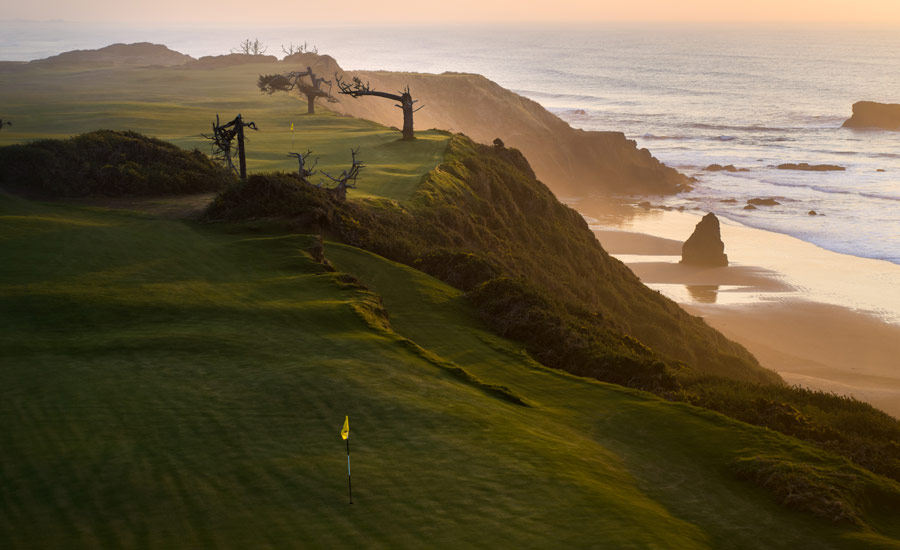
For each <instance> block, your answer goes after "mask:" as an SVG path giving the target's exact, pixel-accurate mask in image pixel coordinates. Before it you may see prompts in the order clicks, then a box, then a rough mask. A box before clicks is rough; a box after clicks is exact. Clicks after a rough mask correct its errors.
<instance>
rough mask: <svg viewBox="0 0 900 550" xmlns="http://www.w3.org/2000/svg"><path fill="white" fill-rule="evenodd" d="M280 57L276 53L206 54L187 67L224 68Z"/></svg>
mask: <svg viewBox="0 0 900 550" xmlns="http://www.w3.org/2000/svg"><path fill="white" fill-rule="evenodd" d="M276 61H278V58H277V57H275V56H274V55H261V54H260V55H251V54H248V53H229V54H225V55H205V56H203V57H201V58H200V59H197V60H194V61H191V62H190V63H188V64H186V65H185V67H186V68H189V69H222V68H225V67H234V66H235V65H247V64H250V63H274V62H276Z"/></svg>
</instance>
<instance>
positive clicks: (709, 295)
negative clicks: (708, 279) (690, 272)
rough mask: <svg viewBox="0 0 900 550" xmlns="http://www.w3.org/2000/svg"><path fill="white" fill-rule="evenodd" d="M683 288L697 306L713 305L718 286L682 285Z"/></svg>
mask: <svg viewBox="0 0 900 550" xmlns="http://www.w3.org/2000/svg"><path fill="white" fill-rule="evenodd" d="M684 288H685V290H687V291H688V294H690V295H691V298H693V300H694V301H695V302H697V303H699V304H714V303H716V298H717V297H718V295H719V285H684Z"/></svg>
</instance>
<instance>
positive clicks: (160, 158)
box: [0, 130, 234, 198]
mask: <svg viewBox="0 0 900 550" xmlns="http://www.w3.org/2000/svg"><path fill="white" fill-rule="evenodd" d="M0 167H2V170H0V186H2V187H4V188H5V189H7V190H9V191H12V192H15V193H20V194H24V195H26V196H31V197H36V198H54V197H84V196H103V197H118V196H123V195H173V194H189V193H204V192H210V191H218V190H219V189H221V188H222V187H223V186H225V185H226V184H227V183H228V182H229V181H232V180H233V179H234V177H233V176H232V175H231V174H229V173H228V172H227V171H226V170H224V169H223V168H221V167H219V166H217V165H216V164H215V163H213V162H212V161H211V160H210V159H209V158H208V157H207V156H206V155H204V154H203V153H201V152H200V151H198V150H196V149H194V150H193V151H186V150H184V149H181V148H179V147H177V146H176V145H173V144H171V143H168V142H166V141H162V140H159V139H156V138H151V137H147V136H143V135H141V134H139V133H137V132H116V131H112V130H97V131H95V132H89V133H86V134H81V135H78V136H75V137H73V138H69V139H63V140H60V139H44V140H40V141H35V142H32V143H28V144H24V145H9V146H6V147H0Z"/></svg>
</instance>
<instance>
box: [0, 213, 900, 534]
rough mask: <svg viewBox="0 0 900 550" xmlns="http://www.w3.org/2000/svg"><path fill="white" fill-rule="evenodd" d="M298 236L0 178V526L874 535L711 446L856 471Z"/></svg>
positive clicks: (19, 529) (29, 529)
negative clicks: (524, 350)
mask: <svg viewBox="0 0 900 550" xmlns="http://www.w3.org/2000/svg"><path fill="white" fill-rule="evenodd" d="M317 242H318V241H317V240H316V238H314V237H309V236H303V235H268V234H263V233H247V232H246V231H239V230H237V229H236V228H228V227H219V228H216V229H211V228H209V227H207V226H199V225H190V224H185V223H183V222H178V221H173V220H162V219H155V218H152V217H149V216H146V215H139V214H135V213H125V212H115V211H107V210H102V209H91V208H77V207H71V206H62V205H44V204H38V203H33V202H28V201H25V200H22V199H17V198H12V197H9V196H5V195H0V349H3V356H2V368H0V392H2V397H3V398H2V399H0V419H2V422H3V425H4V429H3V430H0V449H2V452H0V488H2V489H0V547H3V548H61V547H65V548H79V547H121V546H126V547H136V546H143V547H158V548H172V547H185V546H192V547H222V548H250V547H252V548H266V547H269V548H285V547H307V548H308V547H319V548H361V547H366V548H396V547H431V548H460V547H483V548H488V547H490V548H496V547H515V546H527V547H559V546H568V547H594V546H602V547H608V548H619V547H631V548H633V547H657V548H679V549H680V548H723V547H729V548H759V547H768V548H776V547H784V548H788V547H803V548H866V547H871V546H872V545H875V544H890V543H891V540H892V539H891V537H898V536H900V532H898V527H897V525H896V523H892V522H891V520H890V518H888V519H885V518H884V517H881V516H879V514H877V513H874V512H872V511H871V510H863V512H864V515H863V518H864V520H865V521H866V522H868V525H869V527H870V529H867V530H860V529H859V528H858V527H854V526H847V525H832V524H829V523H825V522H822V521H820V520H818V519H816V518H815V517H813V516H809V515H805V514H802V513H799V512H794V511H790V510H784V509H782V508H781V507H779V505H778V504H777V502H776V501H775V499H774V497H772V496H771V495H770V494H769V493H767V492H766V491H765V490H763V489H760V488H757V487H755V486H754V485H752V484H749V483H747V482H744V481H741V480H739V479H738V477H737V476H735V475H734V474H733V473H732V472H731V470H730V464H732V463H733V461H734V460H736V459H739V458H742V457H753V456H757V455H761V456H762V455H764V456H767V457H774V458H776V459H779V460H783V461H792V460H801V461H804V462H806V463H813V464H816V465H818V466H820V467H823V468H829V469H835V470H838V471H840V472H847V473H849V474H850V475H854V476H857V477H859V479H860V480H862V482H863V484H871V483H876V481H873V480H874V478H872V477H871V474H868V473H866V472H864V471H861V470H858V469H855V468H854V467H852V466H849V465H847V464H845V463H843V462H841V461H840V460H838V459H834V458H831V457H830V456H829V455H826V454H823V453H820V452H819V451H816V450H814V449H812V448H810V447H807V446H804V445H803V444H800V443H798V442H796V441H794V440H791V439H789V438H785V437H783V436H780V435H778V434H774V433H771V432H767V431H765V430H761V429H758V428H752V427H749V426H746V425H743V424H740V423H737V422H734V421H731V420H727V419H725V418H724V417H721V416H719V415H716V414H713V413H708V412H703V411H700V410H699V409H695V408H693V407H690V406H688V405H684V404H671V403H667V402H664V401H661V400H658V399H656V398H653V397H651V396H648V395H646V394H640V393H638V392H633V391H628V390H623V389H621V388H617V387H614V386H610V385H606V384H601V383H597V382H591V381H587V380H583V379H578V378H575V377H572V376H570V375H566V374H564V373H559V372H557V371H551V370H549V369H545V368H543V367H540V366H539V365H537V364H536V363H534V362H533V361H531V360H529V359H528V358H527V357H526V356H524V355H522V354H521V353H520V351H519V350H518V349H517V348H516V347H515V346H514V345H513V344H511V343H509V342H507V341H505V340H502V339H499V338H497V337H495V336H492V335H491V334H490V333H488V332H486V331H485V330H484V329H483V328H482V327H481V326H480V324H479V323H478V321H477V320H476V319H477V318H476V316H475V313H474V311H472V309H471V307H470V306H469V305H467V304H466V303H465V302H464V301H463V299H462V297H461V294H460V292H459V291H457V290H454V289H452V288H450V287H448V286H446V285H444V284H442V283H440V282H438V281H437V280H435V279H432V278H430V277H427V276H425V275H423V274H421V273H420V272H417V271H415V270H412V269H410V268H407V267H404V266H401V265H399V264H395V263H392V262H388V261H386V260H384V259H382V258H380V257H378V256H375V255H373V254H370V253H367V252H363V251H360V250H358V249H354V248H351V247H347V246H344V245H334V244H330V243H326V246H325V254H326V257H328V258H330V259H331V260H332V261H333V262H334V263H335V265H336V266H337V267H338V269H339V270H341V271H346V272H350V273H352V274H354V275H355V276H356V277H358V278H359V279H360V280H362V282H363V283H364V284H365V285H366V286H368V287H369V288H370V290H366V289H365V288H363V287H361V286H359V285H357V284H355V283H354V282H353V281H354V279H353V278H352V277H348V276H346V275H344V274H341V273H332V272H329V271H327V270H326V268H325V267H323V265H322V264H320V263H318V262H316V261H315V260H314V259H313V258H312V256H311V255H310V254H309V253H308V252H307V250H309V249H310V248H314V247H315V246H316V245H317ZM376 293H377V294H376ZM379 296H381V298H380V297H379ZM382 298H383V302H382V301H381V300H382ZM382 304H383V306H384V307H385V308H386V309H387V311H388V313H389V325H388V324H386V323H385V320H384V318H383V317H381V316H380V315H379V313H378V312H379V311H380V310H381V308H382ZM409 342H413V343H415V345H416V347H418V348H419V349H418V350H417V349H414V348H413V347H412V346H410V345H409ZM435 358H438V359H439V360H440V362H441V363H442V365H437V364H436V363H435ZM448 366H454V367H456V368H459V369H462V370H464V371H465V372H466V373H468V374H470V375H471V377H472V378H477V380H478V381H480V384H484V385H496V386H503V387H506V388H508V389H509V390H510V391H512V392H515V393H516V394H517V395H521V396H523V397H524V398H525V399H526V400H527V401H528V403H529V405H530V406H521V405H518V404H515V403H512V402H510V401H509V400H506V399H503V398H501V397H500V396H498V395H497V394H495V393H492V392H489V391H484V388H483V386H481V385H479V384H473V383H472V381H471V380H470V379H464V378H461V377H460V376H458V375H456V374H455V373H453V372H451V371H449V370H448V368H447V367H448ZM345 414H349V415H350V419H351V446H352V452H353V467H354V470H353V471H354V476H353V480H354V502H355V503H354V504H353V505H352V506H351V505H349V504H348V503H347V499H346V481H347V480H346V477H345V474H346V471H345V467H346V462H345V460H346V459H345V456H344V446H343V442H342V441H341V440H340V437H339V434H338V432H339V430H340V426H341V423H342V421H343V416H344V415H345ZM885 503H886V504H888V505H890V504H892V503H893V501H891V500H890V499H888V500H886V501H880V502H878V503H876V504H880V505H885ZM895 521H896V518H894V522H895Z"/></svg>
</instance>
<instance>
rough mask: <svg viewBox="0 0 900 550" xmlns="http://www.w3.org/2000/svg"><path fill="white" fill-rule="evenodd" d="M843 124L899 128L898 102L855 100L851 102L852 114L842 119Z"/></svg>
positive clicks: (854, 126) (851, 126)
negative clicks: (844, 119)
mask: <svg viewBox="0 0 900 550" xmlns="http://www.w3.org/2000/svg"><path fill="white" fill-rule="evenodd" d="M843 126H844V128H881V129H884V130H900V104H898V103H876V102H874V101H857V102H856V103H854V104H853V116H851V117H850V118H848V119H847V120H846V121H844V124H843Z"/></svg>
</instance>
